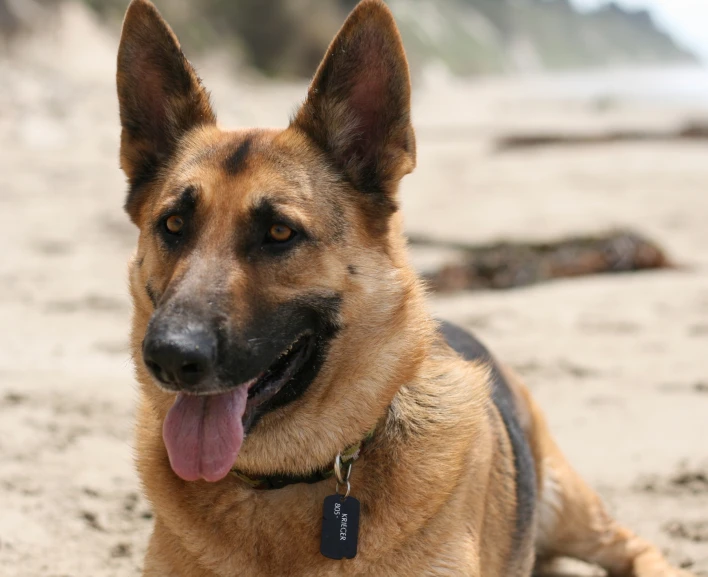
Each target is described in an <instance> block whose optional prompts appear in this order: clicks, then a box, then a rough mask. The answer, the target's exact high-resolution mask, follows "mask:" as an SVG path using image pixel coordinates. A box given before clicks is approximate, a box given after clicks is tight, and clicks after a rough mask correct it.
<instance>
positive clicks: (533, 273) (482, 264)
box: [410, 231, 672, 292]
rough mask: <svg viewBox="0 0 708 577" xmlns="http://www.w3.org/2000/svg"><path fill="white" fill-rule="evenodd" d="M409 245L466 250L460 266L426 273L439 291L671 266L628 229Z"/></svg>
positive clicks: (413, 240)
mask: <svg viewBox="0 0 708 577" xmlns="http://www.w3.org/2000/svg"><path fill="white" fill-rule="evenodd" d="M410 242H411V244H413V245H416V244H417V245H428V246H439V247H444V248H454V249H457V250H462V251H464V254H465V257H464V259H463V262H462V263H457V264H447V265H444V266H442V267H440V268H439V269H438V270H436V271H434V272H430V273H427V274H425V275H424V278H425V279H426V280H427V282H428V283H429V286H430V287H431V288H432V289H433V290H434V291H438V292H451V291H460V290H482V289H508V288H513V287H519V286H526V285H530V284H535V283H539V282H545V281H549V280H552V279H556V278H568V277H579V276H586V275H594V274H605V273H620V272H630V271H639V270H647V269H658V268H669V267H671V266H672V265H671V263H670V261H669V259H668V258H667V256H666V254H665V253H664V251H663V250H662V249H661V248H659V247H658V246H657V245H656V244H654V243H653V242H651V241H650V240H647V239H646V238H644V237H643V236H641V235H639V234H637V233H634V232H630V231H616V232H611V233H608V234H604V235H598V236H587V237H575V238H569V239H565V240H561V241H558V242H549V243H537V244H534V243H529V244H527V243H499V244H494V245H488V246H470V245H463V244H458V243H454V242H453V243H450V242H444V241H436V240H432V239H429V238H425V237H412V238H411V239H410Z"/></svg>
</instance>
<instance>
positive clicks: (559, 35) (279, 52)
mask: <svg viewBox="0 0 708 577" xmlns="http://www.w3.org/2000/svg"><path fill="white" fill-rule="evenodd" d="M61 1H64V0H0V29H2V30H4V31H5V32H6V33H12V32H17V31H21V30H22V28H25V27H27V25H32V24H34V22H35V21H36V20H37V17H38V14H41V13H47V12H48V11H51V9H52V7H53V6H54V5H55V4H56V3H58V2H61ZM81 1H83V2H84V3H86V4H88V5H89V6H90V7H91V8H92V9H93V10H95V11H96V12H97V13H98V14H100V16H101V17H102V18H104V19H105V20H106V21H108V22H110V23H112V24H113V25H114V26H118V24H119V22H120V18H121V17H122V15H123V13H124V11H125V7H126V5H127V4H128V0H81ZM356 3H357V0H170V1H169V2H168V1H166V0H162V1H160V0H157V1H156V4H157V5H158V7H159V8H160V10H161V11H162V12H163V14H164V15H165V16H166V17H167V19H168V20H169V21H170V23H171V24H172V25H173V26H174V27H175V29H176V30H177V32H178V34H179V35H180V38H181V39H182V41H183V43H184V44H185V45H186V46H187V48H188V49H190V50H199V49H201V50H207V49H210V48H213V47H218V48H220V49H225V50H229V51H230V52H233V53H237V54H240V55H241V57H242V58H241V60H242V62H243V63H244V64H246V65H248V66H252V67H255V68H257V69H259V70H260V71H262V72H263V73H265V74H266V75H269V76H280V77H291V78H292V77H307V76H309V75H311V74H312V72H313V70H314V68H315V67H316V65H317V63H318V62H319V59H320V58H321V55H322V53H323V52H324V50H325V48H326V46H327V44H328V43H329V41H330V39H331V38H332V35H333V34H334V33H335V32H336V30H337V28H338V27H339V26H340V25H341V23H342V21H343V19H344V18H345V17H346V14H347V12H348V11H349V10H350V9H351V8H352V7H353V6H354V5H356ZM389 5H390V6H391V8H392V9H393V11H394V13H395V14H396V17H397V19H398V22H399V24H400V26H401V30H402V34H403V37H404V41H405V43H406V48H407V50H408V53H409V56H410V58H411V63H412V64H413V66H423V65H434V66H440V67H443V68H445V69H447V70H449V71H450V72H451V73H453V74H455V75H472V74H483V73H493V72H507V71H517V70H521V71H528V70H542V69H569V68H583V67H599V66H610V65H636V64H657V63H658V64H661V63H675V62H690V61H694V60H695V57H694V56H693V55H691V54H690V53H688V52H687V51H685V50H683V49H682V48H680V47H679V46H678V45H677V44H676V43H675V41H674V40H673V39H672V38H671V37H670V36H669V35H667V34H666V33H664V32H663V31H661V30H659V29H658V28H657V27H656V25H655V23H654V22H653V20H652V18H651V16H650V14H649V13H648V12H646V11H626V10H623V9H622V8H620V7H619V6H617V5H615V4H610V5H608V6H606V7H604V8H601V9H599V10H596V11H594V12H591V13H580V12H578V11H576V10H575V9H574V8H573V6H572V5H571V4H570V0H389Z"/></svg>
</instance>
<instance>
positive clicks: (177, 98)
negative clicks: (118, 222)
mask: <svg viewBox="0 0 708 577" xmlns="http://www.w3.org/2000/svg"><path fill="white" fill-rule="evenodd" d="M117 82H118V100H119V103H120V121H121V126H122V134H121V151H120V154H121V167H122V168H123V170H124V171H125V174H126V175H127V177H128V181H129V185H130V190H129V192H128V199H127V202H126V210H127V211H128V213H129V214H130V215H131V217H132V218H133V220H137V212H138V209H139V205H140V203H141V196H142V195H141V191H142V190H143V189H144V188H145V185H147V184H149V183H150V182H152V181H153V180H154V179H155V177H156V176H157V174H158V172H159V170H160V168H161V167H162V166H164V163H165V162H166V160H168V159H169V157H170V156H171V155H172V154H173V152H174V151H175V148H176V146H177V143H178V142H179V140H180V138H181V137H182V136H183V135H184V134H185V133H186V132H187V131H189V130H191V129H193V128H195V127H197V126H200V125H205V124H214V123H215V122H216V117H215V116H214V112H213V111H212V108H211V104H210V103H209V95H208V93H207V91H206V90H205V89H204V87H203V86H202V84H201V81H200V80H199V77H198V76H197V75H196V73H195V71H194V69H193V68H192V66H191V65H190V64H189V62H188V61H187V59H186V58H185V57H184V54H182V50H181V49H180V45H179V42H178V40H177V37H176V36H175V35H174V33H173V32H172V30H171V29H170V27H169V26H168V25H167V23H166V22H165V21H164V20H163V19H162V17H161V16H160V14H159V12H158V11H157V9H156V8H155V6H153V5H152V3H151V2H148V1H147V0H133V1H132V2H131V3H130V6H129V7H128V11H127V13H126V16H125V21H124V23H123V33H122V35H121V40H120V48H119V51H118V75H117Z"/></svg>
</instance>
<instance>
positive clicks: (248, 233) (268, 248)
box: [236, 198, 313, 260]
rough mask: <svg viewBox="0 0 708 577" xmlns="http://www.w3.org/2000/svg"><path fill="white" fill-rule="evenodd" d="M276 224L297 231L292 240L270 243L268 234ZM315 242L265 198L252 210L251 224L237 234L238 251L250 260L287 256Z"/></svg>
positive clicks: (302, 228)
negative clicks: (306, 243)
mask: <svg viewBox="0 0 708 577" xmlns="http://www.w3.org/2000/svg"><path fill="white" fill-rule="evenodd" d="M274 224H284V225H286V226H288V227H290V228H291V229H292V230H293V231H295V236H294V237H293V239H292V240H290V241H288V242H284V243H268V242H265V241H266V239H267V233H268V230H269V229H270V227H271V226H273V225H274ZM308 240H313V239H312V238H311V237H310V235H309V234H308V231H306V230H305V228H304V227H303V226H302V225H301V224H300V223H299V222H296V221H295V220H293V219H291V218H289V217H287V216H285V215H284V214H283V213H282V212H281V211H280V210H279V209H278V206H277V205H276V204H275V203H273V202H271V201H270V200H269V199H267V198H265V199H263V200H261V201H260V202H259V203H258V204H257V205H256V206H254V207H253V208H252V209H251V214H250V218H249V223H248V225H247V226H245V227H243V229H242V230H240V231H237V232H236V244H237V250H238V251H239V252H242V253H243V254H245V255H247V257H248V259H249V260H250V259H258V258H269V257H274V256H280V255H285V254H287V253H288V252H289V251H290V250H292V249H293V248H295V247H296V246H297V245H298V244H300V243H302V242H305V241H308Z"/></svg>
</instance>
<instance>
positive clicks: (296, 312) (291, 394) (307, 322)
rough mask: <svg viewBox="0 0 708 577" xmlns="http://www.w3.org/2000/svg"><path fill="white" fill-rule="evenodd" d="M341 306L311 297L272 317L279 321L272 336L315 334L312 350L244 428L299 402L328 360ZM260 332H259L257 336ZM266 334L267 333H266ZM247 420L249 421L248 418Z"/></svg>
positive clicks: (336, 301)
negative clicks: (290, 377)
mask: <svg viewBox="0 0 708 577" xmlns="http://www.w3.org/2000/svg"><path fill="white" fill-rule="evenodd" d="M341 306H342V299H341V297H340V296H312V297H308V298H304V299H299V300H297V301H294V302H291V303H288V304H285V305H281V306H280V307H278V310H277V311H276V314H275V315H273V316H272V317H271V318H272V319H273V318H275V319H278V320H277V321H276V322H275V324H274V325H273V326H272V327H270V330H272V329H273V328H275V325H279V324H280V323H284V324H283V326H282V328H277V329H276V330H275V334H277V335H279V336H282V335H283V334H287V333H288V332H290V333H291V334H296V332H302V331H305V330H308V331H311V332H312V333H313V334H314V335H315V344H314V351H313V353H312V354H311V356H310V358H309V360H308V361H307V362H306V364H305V366H303V367H302V368H301V369H300V370H299V372H298V373H297V374H296V375H295V376H294V377H293V378H292V379H291V381H290V382H289V383H288V384H287V385H285V386H284V387H283V388H282V389H281V390H280V391H279V392H278V393H277V394H276V395H275V396H274V397H273V398H272V399H270V400H269V401H268V402H266V403H265V404H263V405H261V406H260V407H258V408H257V409H256V410H255V411H254V412H253V414H252V415H247V416H246V418H247V420H248V422H245V423H244V425H245V427H246V430H247V431H248V430H251V429H252V428H253V427H254V426H255V425H256V423H258V421H259V420H260V419H261V417H262V416H263V415H265V414H266V413H269V412H271V411H274V410H276V409H278V408H280V407H283V406H285V405H288V404H290V403H292V402H293V401H295V400H296V399H299V398H300V397H301V396H302V395H303V394H304V393H305V391H307V389H308V388H309V386H310V384H312V382H313V381H314V380H315V378H317V375H318V374H319V372H320V369H321V368H322V365H323V364H324V362H325V359H326V358H327V353H328V351H329V345H330V343H331V341H332V339H334V337H335V336H336V335H337V333H338V332H339V330H340V324H339V312H340V309H341ZM262 330H263V329H260V330H258V333H259V334H263V333H262ZM266 332H270V331H269V330H266ZM249 417H250V418H249Z"/></svg>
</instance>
